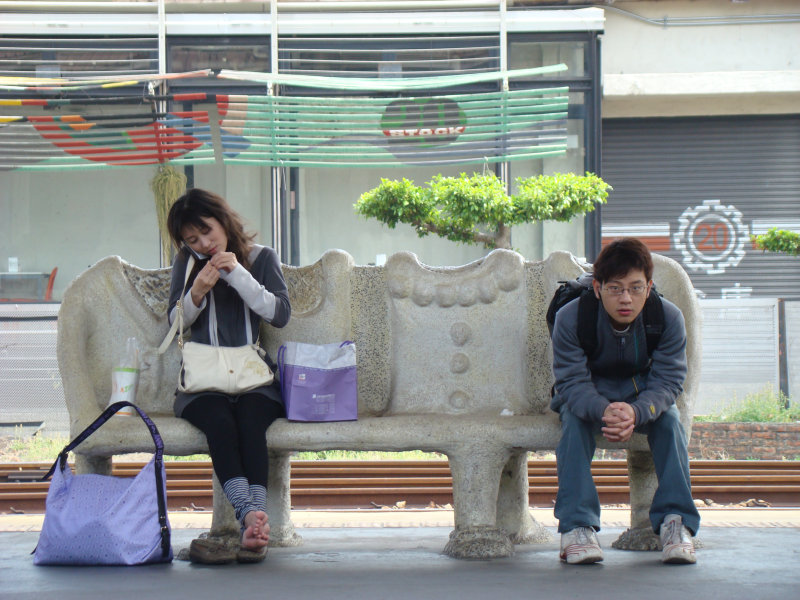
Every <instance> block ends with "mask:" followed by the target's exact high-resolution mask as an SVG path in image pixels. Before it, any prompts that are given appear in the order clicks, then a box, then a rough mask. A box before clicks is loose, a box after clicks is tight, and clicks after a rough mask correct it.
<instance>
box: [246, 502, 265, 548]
mask: <svg viewBox="0 0 800 600" xmlns="http://www.w3.org/2000/svg"><path fill="white" fill-rule="evenodd" d="M268 543H269V517H267V513H265V512H264V511H263V510H251V511H250V512H249V513H247V514H246V515H245V516H244V531H242V548H244V549H245V550H261V548H264V547H265V546H266V545H267V544H268Z"/></svg>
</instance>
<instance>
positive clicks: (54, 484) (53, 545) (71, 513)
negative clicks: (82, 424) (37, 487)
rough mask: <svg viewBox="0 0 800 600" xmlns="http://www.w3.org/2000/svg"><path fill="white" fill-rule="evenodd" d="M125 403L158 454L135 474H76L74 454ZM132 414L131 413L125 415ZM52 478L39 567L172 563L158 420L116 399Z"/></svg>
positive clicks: (36, 552) (37, 561)
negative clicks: (70, 461)
mask: <svg viewBox="0 0 800 600" xmlns="http://www.w3.org/2000/svg"><path fill="white" fill-rule="evenodd" d="M124 406H131V407H133V408H134V409H135V410H136V412H138V413H139V416H140V417H141V418H142V420H143V421H144V422H145V424H146V425H147V427H148V428H149V429H150V434H151V435H152V437H153V442H154V443H155V447H156V450H155V456H153V458H152V459H151V460H150V462H149V463H147V465H145V467H144V468H143V469H142V470H141V471H140V472H139V474H138V475H136V477H112V476H110V475H96V474H85V475H73V474H72V470H71V469H70V468H69V466H68V465H67V456H68V454H69V452H70V451H71V450H72V449H73V448H75V447H76V446H78V444H80V443H81V442H83V441H84V440H85V439H86V438H88V437H89V436H90V435H91V434H92V433H94V432H95V431H97V429H99V428H100V426H101V425H103V423H105V422H106V421H108V420H109V419H110V418H111V417H112V416H113V415H114V413H116V412H117V411H118V410H119V409H121V408H123V407H124ZM126 418H129V417H126ZM51 475H52V476H53V479H52V481H51V482H50V489H49V490H48V492H47V500H46V505H45V506H46V507H45V514H44V523H43V524H42V533H41V535H40V536H39V543H38V545H37V546H36V549H35V550H34V551H33V563H34V564H36V565H143V564H148V563H163V562H171V561H172V547H171V545H170V526H169V520H168V519H167V501H166V496H167V488H166V471H165V469H164V443H163V441H162V440H161V436H160V435H159V433H158V429H157V428H156V426H155V423H153V421H151V420H150V418H149V417H148V416H147V415H146V414H145V413H144V411H142V410H141V409H139V408H138V407H137V406H135V405H133V404H131V403H130V402H116V403H114V404H112V405H111V406H109V407H108V408H107V409H106V410H105V411H104V412H103V414H101V415H100V416H99V417H97V419H95V421H94V422H93V423H92V424H91V425H89V426H88V427H87V428H86V429H84V430H83V432H81V434H80V435H78V437H76V438H75V439H74V440H73V441H71V442H70V443H69V444H68V445H67V446H65V447H64V449H63V450H62V451H61V453H60V454H59V455H58V458H57V459H56V461H55V463H53V466H52V467H51V468H50V471H49V472H48V473H47V475H45V476H44V477H43V478H42V480H46V479H47V478H48V477H50V476H51Z"/></svg>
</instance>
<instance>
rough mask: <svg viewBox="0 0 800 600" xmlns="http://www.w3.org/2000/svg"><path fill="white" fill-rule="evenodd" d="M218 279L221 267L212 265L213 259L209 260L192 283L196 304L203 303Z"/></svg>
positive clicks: (193, 297) (193, 300)
mask: <svg viewBox="0 0 800 600" xmlns="http://www.w3.org/2000/svg"><path fill="white" fill-rule="evenodd" d="M235 258H236V257H234V260H235ZM217 281H219V269H217V268H216V267H215V266H214V265H212V264H211V261H208V262H207V263H206V264H205V265H203V268H202V269H200V272H199V273H198V274H197V277H195V279H194V283H192V289H191V293H192V302H194V305H195V306H197V307H199V306H200V305H201V304H202V303H203V298H205V296H206V294H207V293H208V292H209V291H210V290H211V288H213V287H214V286H215V285H216V284H217Z"/></svg>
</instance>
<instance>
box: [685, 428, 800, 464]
mask: <svg viewBox="0 0 800 600" xmlns="http://www.w3.org/2000/svg"><path fill="white" fill-rule="evenodd" d="M689 457H690V458H697V459H715V458H727V459H734V460H747V459H755V460H781V459H784V458H785V459H790V460H791V459H799V458H800V423H694V425H693V426H692V439H691V442H690V443H689Z"/></svg>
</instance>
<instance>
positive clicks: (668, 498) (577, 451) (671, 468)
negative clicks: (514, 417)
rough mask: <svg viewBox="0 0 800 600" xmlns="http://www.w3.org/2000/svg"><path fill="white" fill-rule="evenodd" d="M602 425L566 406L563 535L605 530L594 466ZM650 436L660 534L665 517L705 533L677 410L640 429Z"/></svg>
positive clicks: (560, 460)
mask: <svg viewBox="0 0 800 600" xmlns="http://www.w3.org/2000/svg"><path fill="white" fill-rule="evenodd" d="M601 426H602V425H601V424H600V423H593V422H589V421H584V420H583V419H580V418H579V417H576V416H575V415H574V414H573V413H571V412H570V411H569V409H568V408H567V407H566V405H564V406H562V407H561V441H560V442H559V443H558V448H557V449H556V461H557V465H558V496H557V497H556V507H555V516H556V518H557V519H558V531H559V532H560V533H564V532H567V531H570V530H572V529H574V528H575V527H592V528H594V529H595V530H599V529H600V500H599V498H598V497H597V488H595V485H594V481H593V480H592V472H591V464H592V457H593V456H594V451H595V447H596V443H595V439H594V435H595V434H596V433H599V431H600V427H601ZM636 432H637V433H644V434H647V442H648V444H649V445H650V451H651V452H652V453H653V462H654V463H655V467H656V476H657V477H658V488H657V489H656V493H655V495H654V496H653V503H652V505H651V506H650V523H651V524H652V526H653V531H655V532H656V533H658V530H659V528H660V527H661V523H662V522H663V521H664V517H666V516H667V515H669V514H676V515H680V516H681V517H682V518H683V524H684V525H685V526H686V527H688V528H689V530H690V531H691V532H692V534H696V533H697V530H698V529H699V528H700V514H699V513H698V512H697V507H695V505H694V500H693V499H692V488H691V481H690V479H689V453H688V451H687V449H686V434H685V433H684V431H683V426H682V425H681V422H680V413H679V412H678V409H677V407H675V406H674V405H673V406H671V407H670V408H669V410H667V411H666V412H664V413H663V414H662V415H661V416H660V417H659V418H658V419H656V420H655V421H653V422H651V423H647V424H645V425H642V426H640V427H637V428H636Z"/></svg>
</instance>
